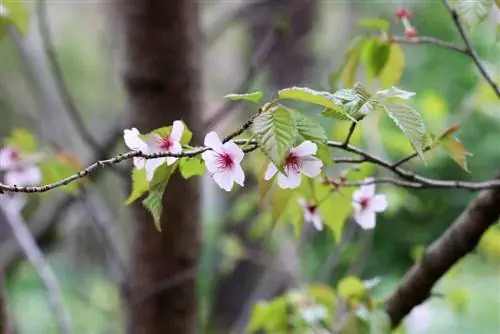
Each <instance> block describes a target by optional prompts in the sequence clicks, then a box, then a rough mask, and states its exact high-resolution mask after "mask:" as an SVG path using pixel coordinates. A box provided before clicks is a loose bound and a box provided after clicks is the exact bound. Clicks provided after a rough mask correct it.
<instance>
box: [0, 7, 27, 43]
mask: <svg viewBox="0 0 500 334" xmlns="http://www.w3.org/2000/svg"><path fill="white" fill-rule="evenodd" d="M1 5H3V7H4V15H0V38H2V37H3V36H4V35H5V34H6V33H7V28H8V25H9V24H12V25H14V26H15V27H16V28H17V30H19V31H20V32H21V34H23V35H25V34H26V33H27V32H28V28H29V12H28V9H27V8H26V6H25V5H24V3H23V2H22V1H13V0H6V1H3V2H1Z"/></svg>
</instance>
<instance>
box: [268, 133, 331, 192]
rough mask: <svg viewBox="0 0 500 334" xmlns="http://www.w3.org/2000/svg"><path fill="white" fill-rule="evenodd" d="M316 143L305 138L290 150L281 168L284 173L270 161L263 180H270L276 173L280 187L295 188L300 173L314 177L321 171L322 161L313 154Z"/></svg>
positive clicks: (298, 182) (298, 181)
mask: <svg viewBox="0 0 500 334" xmlns="http://www.w3.org/2000/svg"><path fill="white" fill-rule="evenodd" d="M317 149H318V148H317V146H316V144H314V143H313V142H311V141H309V140H306V141H304V142H303V143H301V144H300V145H299V146H297V147H295V148H293V149H292V150H290V152H289V153H288V155H287V156H286V158H285V163H284V165H283V169H284V170H285V174H283V173H281V172H278V168H276V166H275V165H274V164H273V163H272V162H271V163H270V164H269V167H267V170H266V174H265V175H264V179H265V180H270V179H271V178H272V177H273V176H274V175H275V174H276V173H278V185H279V186H280V187H281V188H290V189H293V188H297V187H298V186H299V185H300V181H301V177H300V174H301V173H302V174H304V175H306V176H308V177H315V176H318V174H319V173H320V172H321V167H323V163H322V162H321V160H319V159H318V158H315V157H314V156H313V154H315V153H316V150H317Z"/></svg>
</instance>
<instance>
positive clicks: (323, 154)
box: [316, 144, 333, 166]
mask: <svg viewBox="0 0 500 334" xmlns="http://www.w3.org/2000/svg"><path fill="white" fill-rule="evenodd" d="M316 156H317V157H318V158H319V159H320V160H321V161H322V162H323V164H324V165H325V166H328V165H333V157H332V154H331V152H330V148H329V147H328V145H325V144H323V145H319V144H318V151H316Z"/></svg>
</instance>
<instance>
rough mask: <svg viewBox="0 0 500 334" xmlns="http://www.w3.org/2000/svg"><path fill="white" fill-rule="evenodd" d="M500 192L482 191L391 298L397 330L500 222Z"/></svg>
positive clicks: (390, 311) (388, 307)
mask: <svg viewBox="0 0 500 334" xmlns="http://www.w3.org/2000/svg"><path fill="white" fill-rule="evenodd" d="M499 204H500V188H496V189H489V190H484V191H482V192H481V193H480V194H479V195H478V196H477V197H476V199H474V200H473V201H472V202H471V203H470V204H469V206H468V207H467V208H466V209H465V211H464V212H463V213H462V214H461V216H460V217H459V218H458V220H457V221H456V222H455V223H454V224H453V225H452V226H450V228H448V230H447V231H446V232H445V233H444V234H443V235H442V236H441V237H440V238H439V239H437V240H436V241H435V242H434V243H433V244H431V245H430V246H429V248H427V250H426V252H425V254H424V256H423V257H422V259H421V260H420V262H418V263H417V264H415V265H414V266H413V267H412V268H411V269H410V270H409V271H408V273H407V274H406V276H405V277H404V278H403V281H402V282H401V283H400V285H399V287H398V288H397V289H396V291H395V292H394V293H393V294H392V295H391V296H390V297H389V299H388V300H387V303H386V310H387V313H388V314H389V317H390V319H391V323H392V326H393V327H397V326H398V324H399V323H400V322H401V320H402V319H403V318H404V317H405V316H406V315H407V314H409V313H410V311H411V310H412V309H413V308H414V307H415V306H417V305H419V304H421V303H422V302H424V301H425V300H426V299H427V298H429V296H430V294H431V290H432V288H433V286H434V284H436V282H437V281H438V280H439V279H440V278H441V277H442V276H443V275H445V274H446V272H447V271H448V270H450V268H451V267H452V266H453V265H454V264H455V263H456V262H457V261H459V260H460V259H461V258H463V257H464V256H466V255H467V254H468V253H470V252H472V251H473V250H474V248H475V247H476V245H477V243H478V242H479V240H480V238H481V236H482V235H483V233H484V232H485V231H486V230H487V229H488V228H489V227H490V226H492V225H493V224H495V223H496V222H497V221H498V219H499V218H500V205H499Z"/></svg>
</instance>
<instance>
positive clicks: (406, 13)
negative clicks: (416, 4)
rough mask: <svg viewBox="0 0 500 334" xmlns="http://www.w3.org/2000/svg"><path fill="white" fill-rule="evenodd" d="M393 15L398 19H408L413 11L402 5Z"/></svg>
mask: <svg viewBox="0 0 500 334" xmlns="http://www.w3.org/2000/svg"><path fill="white" fill-rule="evenodd" d="M395 15H396V17H397V18H398V19H400V20H402V19H404V18H406V19H410V18H411V17H412V15H413V13H412V12H411V10H409V9H408V8H404V7H402V8H398V10H397V11H396V14H395Z"/></svg>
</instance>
